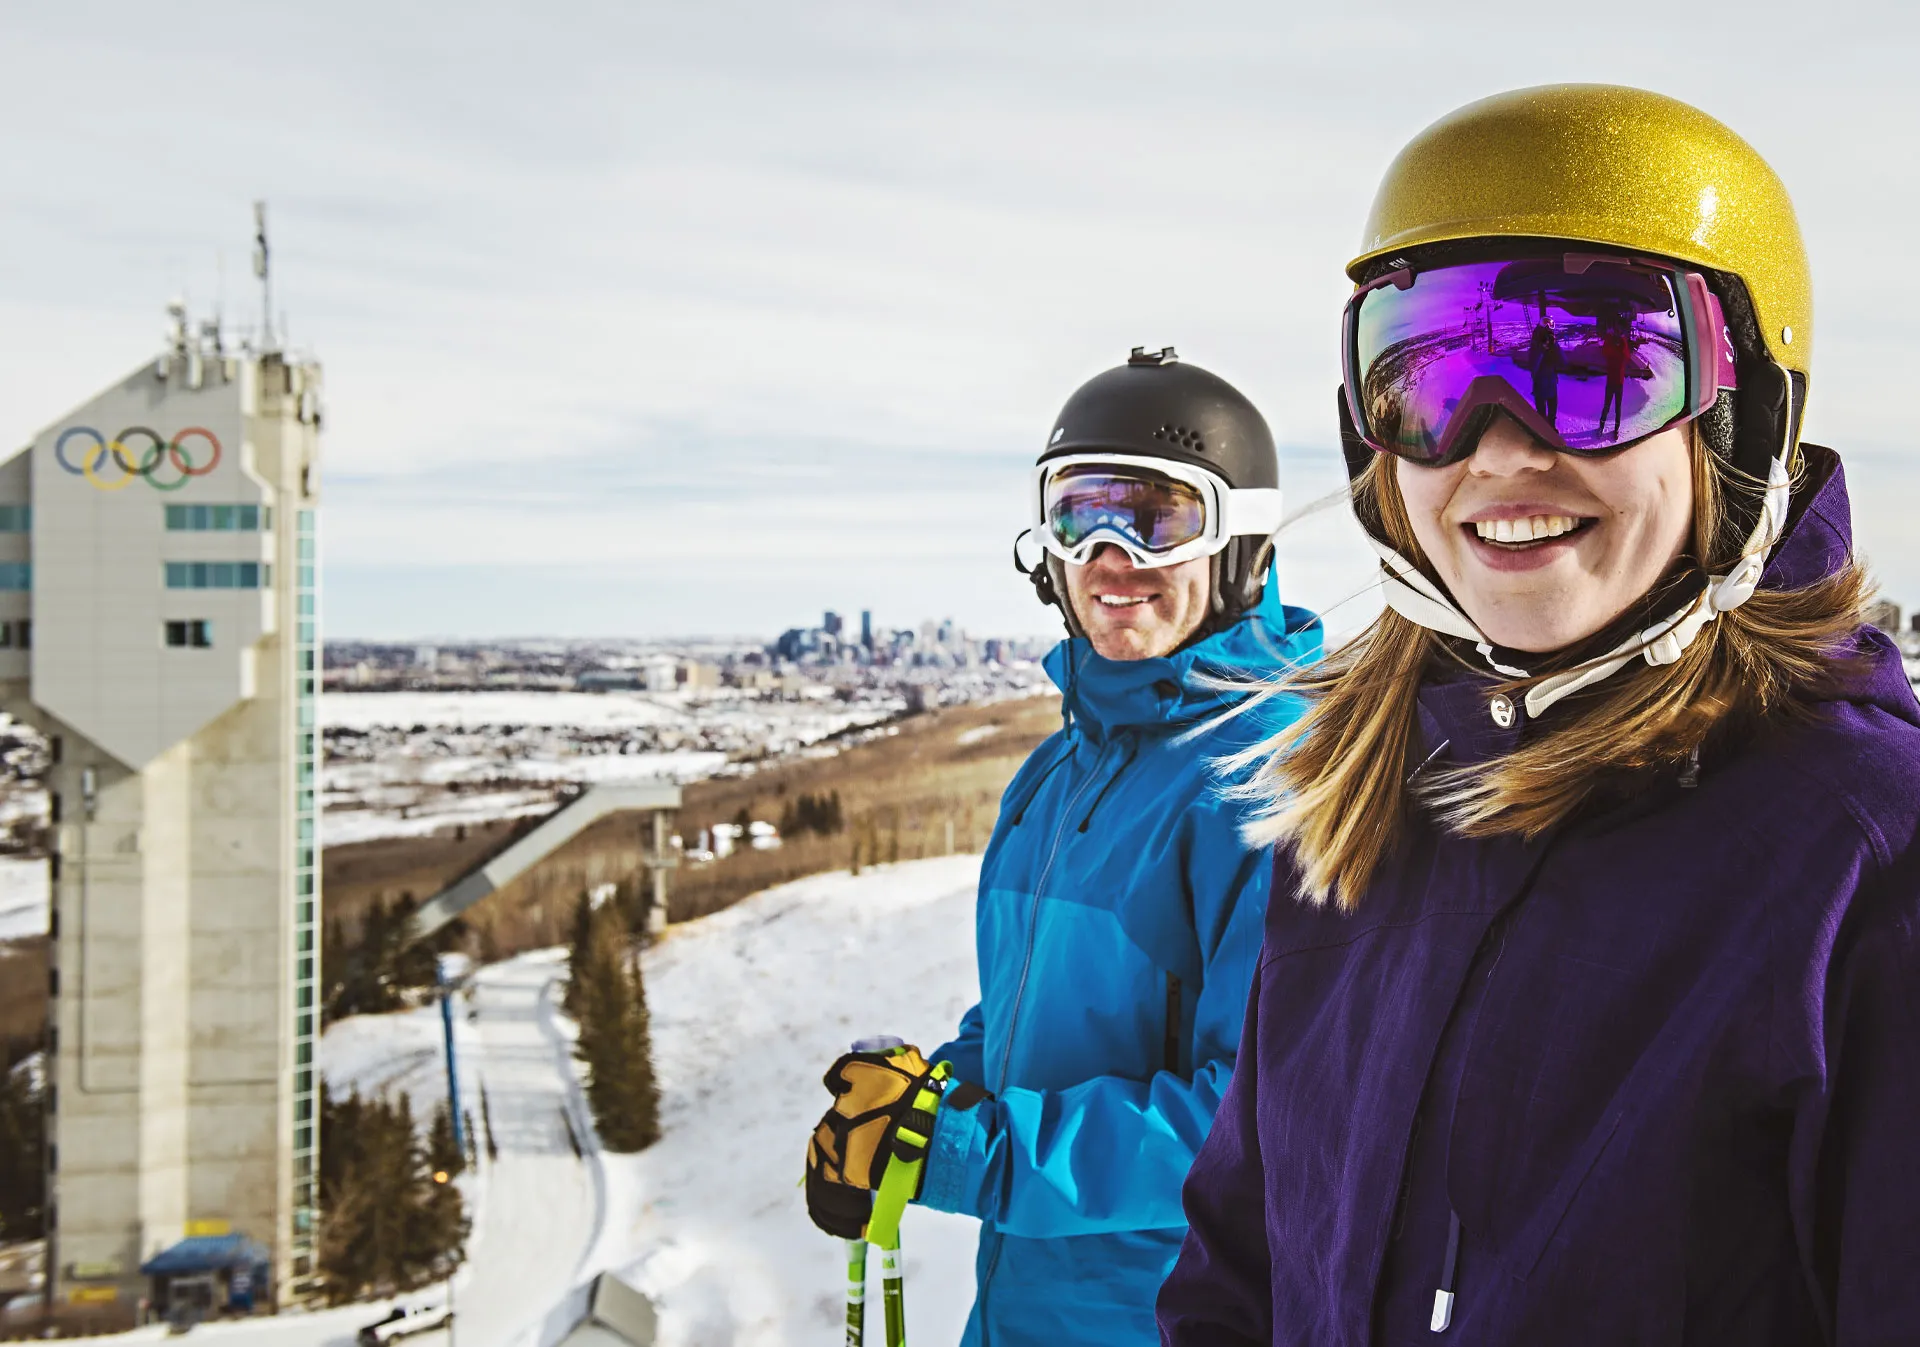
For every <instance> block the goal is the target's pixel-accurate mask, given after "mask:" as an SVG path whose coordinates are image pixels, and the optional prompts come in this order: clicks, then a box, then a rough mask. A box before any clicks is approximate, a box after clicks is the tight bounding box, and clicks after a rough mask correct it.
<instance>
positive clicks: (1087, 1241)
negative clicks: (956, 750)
mask: <svg viewBox="0 0 1920 1347" xmlns="http://www.w3.org/2000/svg"><path fill="white" fill-rule="evenodd" d="M1032 508H1033V511H1034V524H1033V532H1034V534H1035V535H1036V536H1037V537H1038V539H1039V541H1040V544H1041V546H1042V547H1043V548H1044V557H1043V562H1044V564H1043V565H1039V566H1036V567H1035V568H1034V569H1033V571H1032V573H1031V578H1032V580H1033V582H1034V585H1035V588H1036V590H1037V591H1038V592H1039V595H1040V597H1041V599H1042V600H1043V601H1045V602H1048V603H1052V604H1055V605H1057V606H1058V607H1059V608H1060V611H1061V614H1062V616H1063V618H1064V619H1065V621H1066V625H1067V629H1068V632H1069V634H1070V635H1069V639H1068V640H1066V641H1063V642H1062V643H1061V644H1060V645H1059V646H1057V647H1056V648H1055V649H1054V650H1053V652H1052V653H1051V654H1050V655H1049V656H1048V657H1047V671H1048V672H1049V674H1051V675H1052V677H1053V680H1054V681H1055V682H1056V683H1057V684H1059V686H1060V689H1061V693H1062V698H1063V701H1062V712H1063V721H1064V723H1063V727H1062V728H1061V729H1060V731H1058V732H1057V733H1055V734H1054V735H1053V736H1052V737H1050V738H1049V739H1048V740H1047V741H1046V742H1045V743H1043V744H1042V745H1041V746H1040V747H1039V748H1038V749H1036V750H1035V751H1034V753H1033V756H1032V757H1030V758H1029V759H1028V760H1027V761H1026V763H1025V764H1024V765H1023V766H1022V767H1021V769H1020V771H1019V773H1018V774H1016V776H1015V777H1014V780H1013V782H1012V784H1011V785H1009V786H1008V788H1007V791H1006V794H1005V795H1004V796H1003V797H1002V801H1001V810H1000V816H999V820H998V822H997V824H996V825H995V828H994V833H993V838H992V840H991V842H990V843H989V844H988V847H987V854H986V858H985V860H984V862H983V864H982V866H981V872H980V897H979V905H978V909H977V933H976V938H977V941H978V947H979V961H980V1002H979V1004H977V1005H975V1006H974V1007H973V1008H972V1009H971V1010H969V1011H968V1012H967V1013H966V1015H965V1017H964V1018H963V1019H962V1020H961V1022H960V1029H959V1033H958V1034H957V1035H956V1037H955V1038H954V1039H953V1041H952V1042H950V1043H946V1044H943V1045H942V1046H941V1047H939V1048H937V1049H935V1050H934V1052H932V1053H931V1054H929V1055H928V1056H927V1057H925V1058H923V1057H921V1056H920V1055H919V1053H918V1052H916V1051H913V1050H911V1049H908V1050H906V1051H904V1052H899V1053H896V1054H892V1055H885V1054H879V1053H850V1054H848V1055H847V1056H845V1057H842V1058H841V1059H840V1060H839V1061H838V1062H836V1063H835V1064H834V1066H833V1068H832V1069H831V1070H830V1071H829V1072H828V1075H827V1086H828V1088H829V1089H830V1090H832V1091H833V1093H834V1094H835V1096H836V1102H835V1106H834V1108H833V1109H831V1110H829V1112H828V1113H827V1116H826V1117H825V1118H824V1119H823V1120H822V1121H821V1123H820V1125H819V1127H818V1128H817V1129H816V1130H815V1133H814V1136H813V1139H812V1142H811V1144H810V1146H809V1149H808V1174H807V1199H808V1207H809V1210H810V1211H811V1213H812V1214H813V1217H814V1220H815V1221H816V1223H818V1224H819V1225H820V1226H821V1228H822V1229H825V1230H827V1231H828V1232H829V1233H833V1234H838V1235H841V1236H843V1237H848V1238H853V1237H858V1236H859V1235H860V1234H861V1231H862V1228H863V1226H864V1223H865V1221H866V1218H867V1212H868V1211H869V1208H870V1204H871V1198H870V1196H869V1190H870V1189H871V1188H872V1187H874V1186H876V1185H877V1184H878V1182H879V1180H880V1177H881V1175H882V1173H883V1172H884V1169H885V1163H886V1159H887V1157H890V1156H892V1155H894V1154H896V1153H898V1154H900V1155H901V1156H902V1157H903V1158H904V1157H907V1156H909V1155H910V1156H912V1157H913V1158H919V1157H920V1156H921V1154H922V1152H921V1151H920V1150H919V1149H918V1148H917V1147H916V1146H914V1145H913V1144H912V1141H913V1139H914V1138H917V1137H919V1136H921V1135H928V1136H929V1140H928V1144H927V1145H926V1147H925V1149H924V1170H923V1174H922V1178H921V1183H920V1190H919V1194H918V1197H917V1199H916V1200H918V1201H919V1202H921V1203H922V1204H924V1205H926V1206H929V1207H933V1208H936V1209H939V1210H942V1211H957V1212H964V1213H966V1214H968V1215H972V1216H976V1217H978V1218H979V1219H980V1221H981V1225H982V1231H981V1238H980V1251H979V1255H978V1259H977V1262H976V1265H975V1274H976V1280H977V1292H976V1298H975V1302H974V1307H973V1313H972V1315H971V1316H970V1318H969V1319H968V1323H967V1330H966V1336H965V1338H964V1342H965V1343H967V1344H976V1343H977V1344H983V1345H985V1347H1017V1345H1018V1344H1026V1343H1033V1344H1044V1345H1045V1347H1066V1345H1067V1344H1074V1343H1089V1344H1091V1343H1100V1344H1112V1343H1151V1342H1156V1341H1157V1340H1158V1338H1157V1334H1156V1331H1155V1328H1154V1321H1153V1304H1154V1296H1155V1293H1156V1292H1157V1291H1158V1289H1159V1286H1160V1283H1161V1281H1162V1280H1163V1279H1164V1278H1165V1276H1166V1274H1167V1272H1168V1271H1169V1270H1170V1269H1171V1268H1172V1266H1173V1263H1174V1260H1175V1258H1176V1257H1177V1256H1178V1254H1179V1252H1180V1242H1181V1239H1182V1236H1183V1235H1184V1233H1185V1219H1184V1217H1183V1216H1182V1214H1181V1208H1180V1185H1181V1182H1182V1180H1183V1179H1184V1178H1185V1177H1186V1174H1187V1170H1188V1168H1189V1166H1190V1165H1191V1164H1192V1162H1193V1158H1194V1155H1195V1153H1196V1152H1197V1151H1198V1150H1199V1148H1200V1144H1201V1142H1202V1141H1204V1140H1205V1138H1206V1135H1207V1131H1208V1128H1209V1127H1210V1126H1211V1125H1212V1122H1213V1115H1214V1110H1215V1109H1216V1108H1217V1107H1218V1105H1219V1102H1220V1097H1221V1095H1222V1093H1223V1092H1224V1091H1225V1090H1226V1088H1227V1081H1228V1078H1229V1076H1230V1075H1231V1073H1232V1071H1233V1062H1234V1052H1235V1049H1236V1047H1237V1045H1238V1042H1239V1038H1240V1026H1241V1020H1242V1017H1243V1015H1244V1013H1245V1009H1246V1002H1247V993H1248V989H1249V987H1250V985H1251V983H1252V979H1253V974H1254V965H1255V961H1256V959H1257V957H1258V954H1259V949H1260V938H1261V929H1262V924H1263V920H1264V918H1265V915H1266V907H1267V894H1268V888H1269V884H1270V879H1271V871H1272V861H1271V858H1270V857H1266V856H1263V855H1259V854H1255V853H1252V852H1249V851H1248V850H1247V849H1246V848H1245V847H1244V846H1243V845H1242V843H1241V841H1240V836H1239V829H1240V825H1241V823H1242V821H1243V819H1244V817H1245V812H1246V806H1244V805H1242V804H1240V803H1238V802H1236V801H1235V800H1232V799H1229V798H1226V797H1225V796H1223V794H1222V793H1221V786H1222V784H1223V783H1222V782H1221V780H1220V778H1219V776H1218V775H1217V772H1216V770H1215V767H1214V763H1215V760H1216V759H1218V758H1219V757H1220V756H1221V755H1222V754H1224V753H1227V752H1231V751H1233V750H1235V749H1238V748H1243V747H1246V746H1247V745H1249V744H1250V743H1252V742H1254V741H1255V740H1256V739H1258V738H1261V737H1264V736H1265V735H1267V734H1270V733H1271V732H1272V731H1273V730H1275V729H1277V728H1278V727H1279V724H1280V723H1281V719H1280V718H1281V717H1283V716H1285V717H1291V715H1292V714H1294V713H1295V708H1293V707H1292V706H1291V705H1290V704H1289V703H1288V701H1286V700H1283V699H1271V700H1268V701H1266V702H1264V703H1261V704H1259V705H1258V706H1257V707H1255V708H1254V709H1253V711H1252V713H1250V714H1246V715H1242V716H1239V717H1236V718H1234V719H1232V720H1227V721H1223V722H1220V723H1218V724H1209V722H1212V721H1214V720H1216V718H1217V717H1219V716H1220V715H1221V714H1222V713H1224V712H1226V711H1228V710H1230V709H1232V708H1233V707H1234V705H1235V704H1236V702H1237V700H1238V699H1239V698H1241V697H1244V696H1245V695H1246V689H1247V686H1248V685H1249V684H1252V683H1254V682H1257V681H1262V680H1267V679H1271V678H1272V677H1274V676H1275V675H1276V674H1277V673H1279V672H1282V671H1284V670H1285V669H1287V668H1289V667H1292V666H1295V665H1297V664H1300V663H1302V662H1305V661H1307V660H1311V659H1313V658H1315V657H1316V656H1317V655H1318V654H1319V651H1320V623H1319V620H1318V619H1317V618H1316V617H1314V616H1313V615H1312V614H1311V613H1308V612H1305V611H1303V610H1301V609H1297V608H1290V607H1286V606H1284V605H1282V604H1281V602H1280V599H1279V594H1278V591H1277V587H1276V586H1275V585H1273V584H1272V583H1271V580H1270V576H1271V571H1272V557H1273V547H1272V541H1271V536H1272V534H1273V532H1274V531H1275V530H1276V529H1277V528H1278V526H1279V523H1280V490H1279V463H1278V459H1277V457H1276V455H1275V453H1274V447H1273V437H1272V434H1271V432H1270V431H1269V430H1268V428H1267V424H1266V422H1265V420H1264V419H1263V418H1262V417H1261V415H1260V413H1259V412H1258V411H1257V410H1256V409H1255V408H1254V406H1253V404H1252V403H1251V402H1249V401H1248V400H1247V399H1246V398H1245V397H1244V396H1242V395H1241V394H1240V393H1239V392H1238V391H1237V390H1236V389H1234V388H1233V387H1232V386H1231V385H1229V384H1228V383H1226V382H1225V381H1224V380H1222V379H1220V378H1218V377H1217V376H1215V375H1212V374H1209V373H1208V372H1207V371H1205V370H1202V369H1200V368H1198V367H1196V366H1193V365H1187V364H1183V363H1181V362H1180V361H1178V360H1177V359H1176V358H1175V356H1174V354H1173V352H1172V350H1170V349H1169V350H1165V351H1161V352H1159V353H1158V354H1149V353H1147V352H1144V351H1141V350H1135V351H1134V353H1133V356H1132V358H1131V359H1129V360H1128V362H1127V363H1126V364H1125V365H1123V366H1120V367H1119V368H1116V369H1112V370H1109V371H1107V372H1106V373H1104V374H1101V375H1099V376H1098V377H1096V378H1095V379H1093V380H1092V381H1090V382H1089V383H1087V384H1086V385H1084V386H1083V387H1082V388H1080V390H1079V391H1078V392H1076V393H1075V394H1074V395H1073V397H1072V398H1070V399H1069V400H1068V402H1067V405H1066V406H1065V408H1063V409H1062V411H1061V413H1060V416H1059V419H1058V420H1057V422H1056V423H1055V426H1054V429H1053V432H1052V434H1051V436H1050V437H1049V439H1048V441H1047V448H1046V450H1045V452H1044V453H1043V454H1042V455H1041V458H1040V461H1039V463H1038V465H1037V467H1036V472H1035V481H1034V488H1033V506H1032ZM1196 730H1200V731H1202V732H1200V733H1189V732H1191V731H1196ZM941 1062H944V1063H946V1064H947V1071H946V1073H945V1075H944V1076H943V1074H942V1073H939V1072H935V1071H933V1070H932V1069H931V1068H930V1066H929V1063H941ZM929 1086H931V1087H933V1089H936V1090H943V1091H944V1093H943V1094H941V1095H940V1097H939V1103H938V1106H937V1108H935V1109H933V1110H932V1117H931V1118H929V1117H927V1116H925V1111H924V1110H923V1111H922V1112H921V1113H920V1114H918V1115H916V1114H915V1113H914V1110H913V1105H914V1103H915V1102H916V1100H918V1101H919V1102H922V1103H924V1102H925V1101H926V1099H928V1098H929V1097H931V1096H930V1094H929V1090H928V1087H929ZM903 1122H905V1123H907V1124H908V1126H906V1127H905V1128H904V1129H903V1127H902V1124H903ZM929 1124H931V1126H930V1129H929ZM903 1133H904V1135H903Z"/></svg>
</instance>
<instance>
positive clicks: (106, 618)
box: [0, 231, 321, 1309]
mask: <svg viewBox="0 0 1920 1347" xmlns="http://www.w3.org/2000/svg"><path fill="white" fill-rule="evenodd" d="M263 233H264V231H263ZM263 263H264V240H263V250H262V253H261V255H260V256H259V257H257V258H256V264H257V265H259V266H260V269H261V270H262V271H264V265H263ZM172 314H173V326H172V331H171V334H170V338H169V340H168V343H167V346H166V349H164V350H163V351H162V352H161V353H160V355H159V356H158V358H157V359H155V360H152V361H150V362H148V363H146V364H144V365H142V366H140V367H139V368H138V369H136V370H134V371H133V372H132V373H131V374H129V375H128V376H127V377H126V378H124V379H122V380H120V381H119V382H118V383H116V384H114V385H113V386H112V387H110V388H107V389H106V390H105V391H103V392H101V393H100V394H99V395H98V396H96V397H94V398H93V399H91V400H90V401H88V402H87V403H85V404H84V405H82V406H80V407H77V408H75V409H74V410H73V411H71V412H69V413H68V414H67V415H65V416H62V417H61V418H60V419H59V420H57V421H55V422H53V423H52V424H51V425H49V426H48V427H47V428H46V429H44V430H42V431H41V432H40V433H39V434H38V435H36V436H35V437H34V440H33V443H32V444H31V445H29V446H28V447H27V448H25V449H23V450H21V451H20V452H19V453H17V454H16V455H14V456H13V457H12V458H11V459H8V460H7V461H5V462H4V463H0V707H3V708H4V709H5V710H7V711H8V712H10V713H12V714H14V715H15V716H17V717H18V718H20V719H22V720H24V721H26V722H27V723H29V724H32V725H34V726H36V727H37V728H39V729H40V730H41V731H42V732H44V733H45V734H46V735H47V736H48V738H49V741H50V744H51V747H52V759H53V766H52V769H51V772H50V775H49V780H48V788H49V790H50V792H51V805H52V822H53V825H54V829H53V832H54V837H55V839H56V842H55V845H56V848H57V850H56V851H55V853H54V855H53V857H52V859H51V861H50V867H51V870H52V876H53V917H52V951H53V955H52V971H51V975H50V980H49V987H48V994H49V997H50V998H51V1004H50V1014H49V1017H48V1018H49V1023H50V1026H51V1031H50V1034H49V1042H48V1045H47V1046H48V1049H49V1051H48V1062H49V1064H50V1067H51V1074H50V1077H49V1079H50V1081H51V1084H52V1086H53V1089H52V1090H51V1091H50V1092H49V1096H48V1097H49V1100H50V1103H49V1110H50V1114H49V1118H48V1124H49V1127H48V1135H49V1137H50V1139H51V1143H52V1144H51V1145H50V1146H49V1149H48V1155H47V1164H48V1172H49V1182H48V1188H49V1203H48V1210H49V1215H48V1226H49V1239H48V1250H47V1255H48V1256H47V1273H48V1278H49V1292H50V1296H51V1298H52V1300H53V1301H54V1302H55V1303H59V1304H63V1305H64V1304H74V1303H78V1304H88V1303H92V1304H95V1305H104V1304H105V1303H107V1302H118V1303H120V1304H121V1305H123V1306H126V1307H128V1308H129V1309H130V1308H131V1305H132V1303H133V1302H134V1301H135V1300H136V1299H137V1298H138V1297H140V1296H141V1295H143V1294H145V1291H146V1282H145V1279H144V1278H143V1277H142V1276H141V1273H140V1267H141V1264H142V1263H143V1262H145V1261H146V1260H148V1259H150V1258H152V1257H153V1256H154V1255H155V1254H157V1253H159V1252H161V1251H163V1250H165V1249H167V1248H170V1247H172V1246H174V1245H176V1244H178V1243H180V1241H182V1240H183V1239H186V1238H189V1237H192V1236H215V1235H222V1234H228V1233H231V1234H232V1235H234V1236H240V1235H244V1236H247V1237H249V1238H250V1239H252V1240H254V1241H258V1243H260V1244H262V1245H265V1246H266V1248H267V1249H268V1250H269V1258H268V1266H267V1268H266V1274H267V1283H268V1284H267V1285H265V1286H261V1285H258V1284H255V1285H254V1286H253V1288H252V1290H253V1294H254V1296H255V1297H256V1298H257V1299H265V1298H266V1297H267V1296H269V1295H270V1296H272V1297H273V1298H274V1300H275V1301H276V1302H277V1303H279V1304H282V1305H284V1304H286V1303H287V1302H288V1301H289V1300H290V1299H295V1298H298V1297H299V1296H300V1295H301V1294H302V1293H303V1292H304V1291H305V1290H306V1289H307V1285H308V1283H309V1281H310V1278H311V1274H312V1262H313V1239H314V1234H315V1230H314V1207H315V1196H316V1195H315V1184H316V1182H317V1178H316V1168H317V1158H318V1155H317V1148H318V1136H317V1130H318V1127H319V1119H318V1077H317V1071H318V1065H317V1063H316V1062H315V1060H314V1058H315V1044H316V1042H317V1039H318V1032H319V1025H318V1014H319V1012H318V1009H317V1007H316V1005H315V1000H316V996H315V989H316V985H317V978H318V971H319V970H318V967H317V962H318V958H319V955H318V952H317V948H316V946H317V944H318V941H317V938H316V929H317V909H318V905H319V902H320V893H319V888H320V882H319V873H320V871H319V866H318V863H317V857H318V854H319V852H318V845H319V843H318V838H317V837H316V835H315V823H316V812H315V808H314V789H315V773H316V758H315V754H316V742H315V739H316V734H317V728H316V725H315V714H314V712H315V696H314V694H315V685H316V680H317V678H318V672H317V666H318V659H317V657H316V652H317V651H318V649H319V643H318V634H317V631H316V624H317V612H316V610H317V602H316V599H317V594H316V585H315V576H316V570H317V565H318V555H317V549H318V535H317V529H316V523H315V521H316V513H317V507H318V504H319V500H318V489H319V474H318V462H319V457H318V454H319V442H318V441H319V430H320V419H321V409H320V367H319V366H318V365H317V364H315V363H311V362H304V361H301V360H297V359H295V358H294V357H292V356H290V355H288V354H286V353H284V352H283V351H281V350H280V349H278V347H277V346H276V345H275V344H274V342H273V340H272V337H271V334H270V333H269V332H263V334H262V339H261V340H259V341H257V342H255V343H254V344H253V345H252V346H251V347H250V348H245V349H241V350H238V351H229V350H226V349H224V347H223V344H222V339H221V334H220V331H219V328H218V325H217V324H204V325H201V326H200V327H199V328H198V329H197V330H195V329H193V328H192V327H191V325H190V324H189V322H188V320H187V316H186V313H185V311H184V307H183V306H180V305H175V306H174V308H173V310H172Z"/></svg>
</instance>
